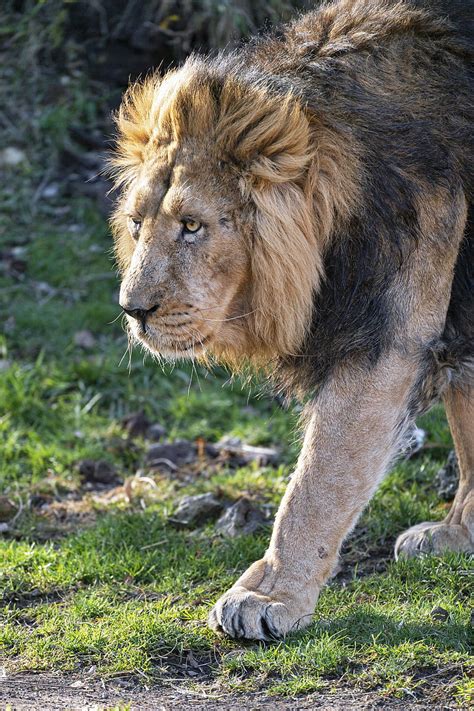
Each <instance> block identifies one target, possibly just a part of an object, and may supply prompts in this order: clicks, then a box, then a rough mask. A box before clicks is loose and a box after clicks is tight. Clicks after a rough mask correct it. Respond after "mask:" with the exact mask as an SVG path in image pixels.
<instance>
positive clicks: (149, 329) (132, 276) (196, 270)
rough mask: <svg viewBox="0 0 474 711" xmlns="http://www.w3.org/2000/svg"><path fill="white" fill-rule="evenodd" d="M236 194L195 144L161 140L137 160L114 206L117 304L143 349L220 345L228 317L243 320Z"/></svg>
mask: <svg viewBox="0 0 474 711" xmlns="http://www.w3.org/2000/svg"><path fill="white" fill-rule="evenodd" d="M210 150H211V148H210ZM238 197H239V193H238V190H237V186H236V185H235V184H234V180H233V179H232V177H231V176H230V175H229V174H228V173H227V172H226V170H225V168H224V167H221V166H219V165H218V162H217V161H215V160H213V157H212V153H210V152H209V151H208V152H207V153H204V152H203V151H202V146H196V145H195V144H193V143H192V142H191V143H188V144H187V145H182V146H176V145H168V146H166V147H162V148H161V149H158V150H156V149H155V150H154V151H153V152H152V155H150V156H147V158H146V159H145V161H144V163H143V166H142V168H141V170H140V172H139V174H138V175H137V178H136V180H134V181H133V183H132V184H131V186H130V189H129V191H128V194H127V195H126V197H125V199H124V200H123V202H122V206H121V212H122V215H121V219H122V220H123V221H124V223H126V225H125V224H124V228H125V229H124V230H123V232H122V235H121V240H122V242H125V244H122V245H121V250H122V251H123V250H127V251H128V254H129V264H128V266H127V267H126V269H125V271H124V275H123V281H122V285H121V289H120V305H121V306H122V308H123V309H124V310H125V311H126V313H127V314H128V316H127V318H128V322H129V326H130V329H131V332H132V334H133V335H134V336H135V337H136V339H137V340H139V341H140V342H141V343H143V344H144V345H145V346H146V347H148V348H149V349H150V350H152V351H154V352H156V353H160V354H162V355H165V356H167V357H186V356H195V355H201V354H202V353H203V351H205V350H206V351H207V350H209V349H210V350H211V351H212V349H213V345H214V346H215V349H216V347H217V346H218V348H219V349H221V348H222V347H223V346H224V345H225V342H226V338H227V337H230V338H231V337H232V336H231V331H232V325H233V322H234V321H237V320H239V319H240V318H242V319H245V315H246V314H247V313H248V311H249V305H248V280H249V276H250V262H249V252H248V249H247V244H248V241H247V240H246V239H245V237H244V235H243V234H242V233H241V230H242V229H243V226H242V223H241V221H238V220H237V219H236V212H237V211H238V209H239V208H240V207H241V205H240V204H239V200H238ZM228 319H230V320H228Z"/></svg>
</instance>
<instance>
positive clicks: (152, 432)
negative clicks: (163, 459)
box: [146, 422, 166, 442]
mask: <svg viewBox="0 0 474 711" xmlns="http://www.w3.org/2000/svg"><path fill="white" fill-rule="evenodd" d="M165 435H166V429H165V428H164V427H163V425H160V424H159V423H158V422H155V423H153V424H152V425H150V426H149V428H148V429H147V431H146V438H147V439H149V440H151V441H152V442H159V441H160V439H162V438H163V437H164V436H165Z"/></svg>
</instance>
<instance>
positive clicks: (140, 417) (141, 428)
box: [122, 410, 150, 437]
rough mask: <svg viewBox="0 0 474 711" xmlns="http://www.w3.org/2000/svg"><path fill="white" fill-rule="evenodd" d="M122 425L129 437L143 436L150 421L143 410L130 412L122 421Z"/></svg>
mask: <svg viewBox="0 0 474 711" xmlns="http://www.w3.org/2000/svg"><path fill="white" fill-rule="evenodd" d="M122 425H123V427H124V428H125V430H126V431H127V432H128V435H129V437H139V436H144V435H145V433H146V432H147V431H148V428H149V426H150V421H149V419H148V417H147V416H146V415H145V413H144V412H143V410H141V411H140V412H132V413H130V414H129V415H126V416H125V417H124V418H123V419H122Z"/></svg>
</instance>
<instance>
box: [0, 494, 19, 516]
mask: <svg viewBox="0 0 474 711" xmlns="http://www.w3.org/2000/svg"><path fill="white" fill-rule="evenodd" d="M17 511H18V507H17V506H15V504H14V503H13V501H12V500H11V499H9V498H8V496H0V521H2V522H3V521H10V519H12V518H13V517H14V516H15V514H16V512H17Z"/></svg>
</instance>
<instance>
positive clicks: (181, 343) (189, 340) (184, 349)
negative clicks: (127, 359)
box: [136, 324, 212, 358]
mask: <svg viewBox="0 0 474 711" xmlns="http://www.w3.org/2000/svg"><path fill="white" fill-rule="evenodd" d="M136 336H137V337H138V340H139V341H140V342H141V343H143V345H145V346H146V347H147V348H149V350H151V351H153V352H154V353H157V354H159V355H162V356H165V357H170V358H180V357H183V358H189V357H194V356H197V355H200V354H201V353H203V351H205V349H206V347H207V346H208V345H209V343H210V341H211V339H212V336H211V334H207V335H204V334H200V333H196V335H195V336H194V335H192V336H189V335H188V334H186V335H185V337H184V338H180V334H179V331H178V332H177V333H176V332H173V333H170V332H169V331H161V330H158V329H157V328H156V327H154V326H151V325H150V324H146V327H145V328H144V327H143V326H142V325H141V324H139V325H138V327H137V329H136Z"/></svg>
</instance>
